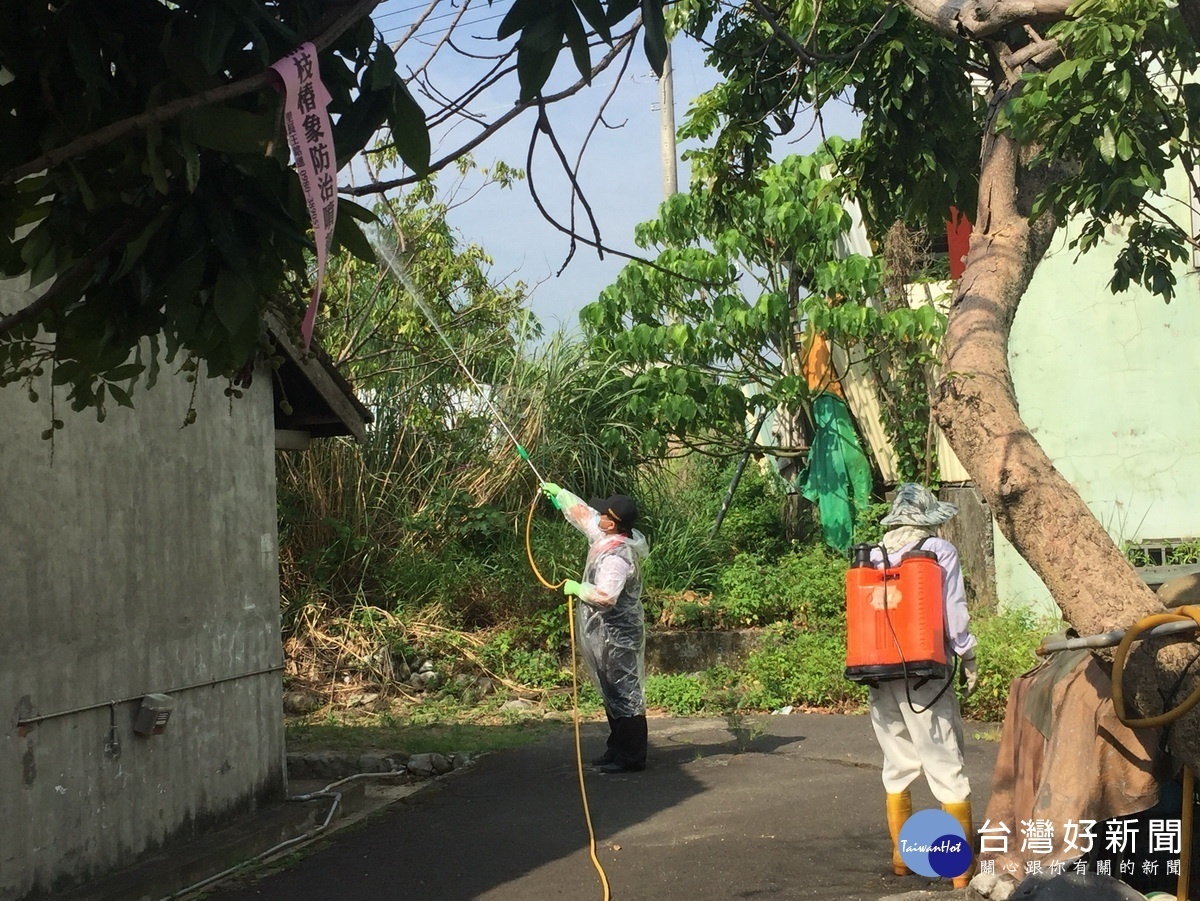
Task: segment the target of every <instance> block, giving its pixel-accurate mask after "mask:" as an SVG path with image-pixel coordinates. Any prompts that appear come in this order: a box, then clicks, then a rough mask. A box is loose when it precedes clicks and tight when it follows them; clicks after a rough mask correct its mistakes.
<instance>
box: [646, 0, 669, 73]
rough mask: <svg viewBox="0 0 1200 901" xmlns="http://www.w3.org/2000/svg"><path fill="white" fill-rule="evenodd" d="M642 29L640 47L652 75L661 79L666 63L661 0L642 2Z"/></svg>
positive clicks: (665, 42) (664, 30) (665, 34)
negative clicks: (644, 51) (644, 32)
mask: <svg viewBox="0 0 1200 901" xmlns="http://www.w3.org/2000/svg"><path fill="white" fill-rule="evenodd" d="M642 27H643V28H645V29H646V34H645V37H644V38H643V40H642V45H643V47H644V48H645V50H646V59H647V60H649V61H650V68H652V69H653V70H654V74H655V75H657V76H658V77H659V78H662V74H663V67H664V66H665V65H666V62H667V23H666V21H665V19H664V18H663V0H642Z"/></svg>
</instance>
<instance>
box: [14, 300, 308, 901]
mask: <svg viewBox="0 0 1200 901" xmlns="http://www.w3.org/2000/svg"><path fill="white" fill-rule="evenodd" d="M13 303H14V300H13V298H12V296H11V293H10V295H9V296H8V297H5V296H3V295H0V309H4V308H5V307H7V308H9V309H11V308H12V306H13ZM223 387H224V386H223V384H222V383H221V382H219V381H208V380H202V382H201V384H200V390H199V391H198V393H197V396H196V408H197V411H198V418H197V421H196V423H195V424H194V425H192V426H189V427H187V428H182V429H181V428H180V425H181V423H182V421H183V417H184V415H185V413H186V411H187V408H188V403H189V398H190V393H191V385H189V384H187V383H185V382H184V381H183V380H182V376H173V375H171V374H170V373H169V372H168V371H166V368H164V372H163V373H162V376H161V377H160V380H159V384H158V385H157V386H156V387H155V388H154V389H153V390H152V391H151V392H149V393H147V392H145V391H144V390H142V389H138V390H137V392H136V393H135V397H134V400H135V403H136V404H137V409H136V411H131V410H127V409H119V408H110V409H109V411H108V419H107V421H106V422H104V423H97V422H96V420H95V416H94V414H91V413H81V414H76V413H72V412H70V411H69V409H67V406H66V404H64V403H61V400H60V406H59V411H58V414H57V415H58V416H59V418H61V419H64V420H65V422H66V427H65V429H63V430H62V431H60V432H59V433H58V435H57V438H56V440H55V442H54V445H53V447H52V446H51V444H50V442H48V441H43V440H41V439H40V437H39V433H40V432H41V431H42V430H43V429H44V428H46V427H47V426H48V424H49V420H50V406H49V403H48V400H49V389H48V388H47V387H46V386H44V385H43V386H42V387H41V388H40V393H41V395H42V400H41V402H40V403H37V404H33V403H30V401H29V400H28V399H27V397H26V396H25V393H24V391H22V390H21V388H20V387H19V386H10V387H8V388H6V389H3V390H0V422H3V423H4V433H3V434H4V437H3V441H2V443H0V471H2V472H3V473H4V482H3V494H2V495H0V586H3V588H2V595H3V600H2V602H0V901H12V899H34V898H38V899H41V898H50V897H55V896H56V895H57V894H58V893H60V892H61V891H63V890H65V889H66V888H68V887H69V886H72V885H75V884H78V883H81V882H84V881H87V880H88V879H89V878H91V877H94V876H96V875H99V874H101V873H103V872H106V871H110V870H112V869H114V868H117V867H120V866H121V865H124V864H126V863H129V862H131V861H133V860H134V859H135V858H136V857H138V856H139V855H140V854H142V853H144V852H147V851H150V850H152V849H156V848H160V847H163V846H169V845H170V844H171V843H172V842H173V841H176V840H182V839H185V838H188V837H190V836H191V835H193V834H195V833H196V832H197V831H200V830H202V829H204V828H207V827H211V826H214V825H216V824H218V823H221V822H223V821H224V820H226V819H230V818H232V817H233V816H235V815H238V814H241V813H244V812H246V811H248V810H251V809H254V808H255V807H256V806H258V805H259V804H261V803H262V802H264V801H265V800H267V799H279V798H281V797H283V795H284V794H285V791H286V786H285V784H284V778H285V777H284V769H283V760H284V747H283V722H282V706H281V676H280V672H279V669H278V668H279V665H280V663H281V659H282V652H281V648H280V636H279V583H278V563H277V552H276V508H275V470H274V457H273V440H272V435H273V426H272V416H271V409H272V401H271V385H270V379H269V378H266V377H259V378H257V379H255V381H254V384H253V385H252V387H251V388H250V390H249V391H248V393H247V395H246V397H245V398H243V399H241V400H240V401H235V402H234V403H233V404H232V407H231V406H230V404H229V401H228V399H227V398H225V397H224V396H222V390H223ZM264 670H266V671H268V672H261V673H260V674H258V675H247V676H245V678H231V677H238V676H242V675H243V674H249V673H255V672H257V671H264ZM213 680H227V681H220V682H218V683H217V684H213V685H205V684H204V683H208V682H211V681H213ZM150 692H165V693H170V694H171V696H172V697H173V699H174V702H175V708H174V712H173V714H172V715H171V718H170V721H169V723H168V726H167V730H166V732H165V734H162V735H158V736H153V737H149V738H144V737H139V736H136V735H135V734H134V733H133V731H132V724H133V720H134V717H135V714H136V712H137V710H138V707H139V704H138V702H136V701H124V700H123V699H129V698H140V696H142V695H143V694H146V693H150ZM111 700H118V701H121V703H118V704H116V705H114V706H112V707H111V708H110V707H109V706H107V705H108V702H109V701H111ZM94 704H103V705H105V706H102V707H100V708H97V709H92V710H85V711H80V712H76V713H70V714H67V715H64V716H58V717H55V718H52V719H47V720H45V721H42V722H39V723H37V724H35V725H29V726H24V727H19V726H18V725H16V722H17V720H18V719H27V718H29V717H32V716H38V715H46V714H53V713H56V712H59V711H69V710H72V709H75V708H80V707H88V706H90V705H94ZM110 717H111V722H110ZM110 735H115V737H116V738H117V739H118V741H119V745H120V750H119V755H118V754H114V753H112V751H111V741H110ZM106 747H107V748H108V750H107V751H106Z"/></svg>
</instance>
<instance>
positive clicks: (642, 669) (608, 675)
mask: <svg viewBox="0 0 1200 901" xmlns="http://www.w3.org/2000/svg"><path fill="white" fill-rule="evenodd" d="M557 500H558V502H559V505H560V509H561V510H562V513H563V516H565V517H566V519H567V522H569V523H571V525H573V526H574V527H575V528H577V529H578V530H579V531H580V532H582V533H583V534H584V535H585V536H587V539H588V555H587V562H586V563H585V564H584V569H583V578H582V579H581V582H582V584H583V589H582V591H581V593H580V595H579V599H580V601H581V603H580V604H578V605H577V610H576V615H575V625H576V631H577V634H578V637H579V651H580V656H581V657H583V662H584V664H585V665H586V666H587V669H588V674H589V675H590V676H591V678H592V682H593V683H594V684H595V686H596V690H597V691H598V692H600V696H601V698H603V700H604V708H605V710H606V711H607V713H608V715H609V716H611V717H614V718H618V717H627V716H641V715H642V714H644V713H645V712H646V695H645V690H644V686H645V684H646V617H645V613H644V611H643V609H642V567H641V564H642V561H643V560H644V559H645V557H646V554H647V553H648V552H649V547H648V545H647V544H646V537H645V536H644V535H643V534H642V533H641V532H639V531H638V530H637V529H634V530H633V534H632V535H631V536H626V535H607V534H605V533H604V532H602V531H600V514H599V512H598V511H596V510H595V509H593V508H592V507H590V506H588V504H587V503H585V502H584V501H583V500H582V499H580V498H579V497H577V496H576V495H574V494H571V492H569V491H565V490H564V491H560V492H559V494H558V497H557Z"/></svg>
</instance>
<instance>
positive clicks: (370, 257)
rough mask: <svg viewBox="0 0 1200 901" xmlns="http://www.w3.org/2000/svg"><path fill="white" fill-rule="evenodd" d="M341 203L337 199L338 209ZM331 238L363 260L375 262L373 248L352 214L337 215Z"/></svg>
mask: <svg viewBox="0 0 1200 901" xmlns="http://www.w3.org/2000/svg"><path fill="white" fill-rule="evenodd" d="M342 203H343V201H339V203H338V209H339V211H340V210H341V208H342ZM333 239H334V241H336V242H337V243H338V244H340V245H341V246H342V247H344V248H345V249H346V250H348V251H350V252H351V253H352V254H354V255H355V256H356V257H358V258H359V259H360V260H362V261H363V262H366V263H375V262H377V260H376V257H375V250H374V248H372V247H371V242H370V241H368V240H367V237H366V235H364V234H363V232H362V229H361V228H359V227H358V223H357V222H355V221H354V217H353V216H338V217H337V222H336V224H335V225H334V227H333Z"/></svg>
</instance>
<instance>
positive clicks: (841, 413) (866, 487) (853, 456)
mask: <svg viewBox="0 0 1200 901" xmlns="http://www.w3.org/2000/svg"><path fill="white" fill-rule="evenodd" d="M813 420H814V427H815V428H814V432H815V433H814V435H813V442H812V449H811V450H810V451H809V456H808V466H807V468H806V469H805V471H804V472H803V473H802V474H801V475H800V478H799V488H800V493H801V494H803V495H804V496H805V497H806V498H808V499H809V500H810V501H812V502H813V503H814V504H816V505H817V510H818V511H819V512H820V515H821V531H822V533H823V534H824V536H825V543H826V544H828V545H829V546H830V547H832V548H836V549H837V550H839V551H845V550H847V549H848V548H849V547H850V542H851V540H852V539H853V537H854V519H855V514H856V513H857V512H858V511H859V510H861V509H863V508H864V507H866V506H867V505H869V504H870V503H871V465H870V463H869V462H867V456H866V454H864V453H863V449H862V445H861V444H859V443H858V435H857V434H856V433H855V431H854V423H853V422H852V421H851V419H850V411H849V410H848V409H847V408H846V403H845V401H843V400H841V399H840V398H837V397H834V396H833V395H832V394H828V393H822V394H819V395H817V397H816V398H815V399H814V400H813Z"/></svg>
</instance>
